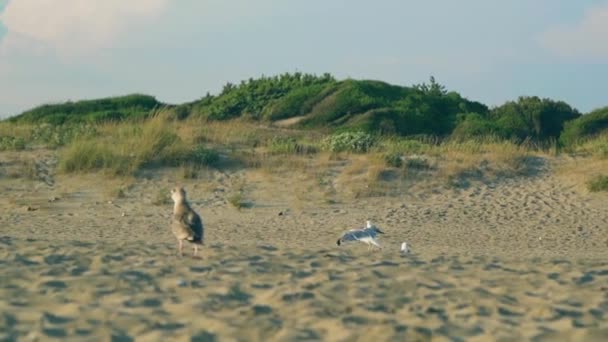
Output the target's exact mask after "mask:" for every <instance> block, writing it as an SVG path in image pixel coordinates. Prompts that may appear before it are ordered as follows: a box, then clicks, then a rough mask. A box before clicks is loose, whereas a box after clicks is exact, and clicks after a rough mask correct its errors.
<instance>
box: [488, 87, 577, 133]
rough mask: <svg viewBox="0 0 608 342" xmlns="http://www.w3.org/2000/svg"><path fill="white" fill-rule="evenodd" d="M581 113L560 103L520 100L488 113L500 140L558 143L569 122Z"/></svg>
mask: <svg viewBox="0 0 608 342" xmlns="http://www.w3.org/2000/svg"><path fill="white" fill-rule="evenodd" d="M579 116H580V113H579V112H578V111H577V110H576V109H574V108H572V107H570V106H569V105H568V104H567V103H565V102H563V101H553V100H551V99H540V98H538V97H536V96H531V97H528V96H522V97H519V98H518V99H517V101H508V102H506V103H505V104H503V105H501V106H499V107H496V108H494V109H493V110H492V111H491V118H492V119H494V120H495V121H496V124H497V128H498V130H499V136H502V137H506V138H515V139H519V140H524V139H526V138H533V139H536V140H548V139H557V138H559V135H560V133H561V131H562V129H563V127H564V124H565V123H566V122H568V121H570V120H573V119H576V118H578V117H579Z"/></svg>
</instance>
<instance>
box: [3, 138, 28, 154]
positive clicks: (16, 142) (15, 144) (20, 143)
mask: <svg viewBox="0 0 608 342" xmlns="http://www.w3.org/2000/svg"><path fill="white" fill-rule="evenodd" d="M25 147H26V144H25V139H23V138H21V137H10V136H9V137H0V151H6V150H13V151H22V150H25Z"/></svg>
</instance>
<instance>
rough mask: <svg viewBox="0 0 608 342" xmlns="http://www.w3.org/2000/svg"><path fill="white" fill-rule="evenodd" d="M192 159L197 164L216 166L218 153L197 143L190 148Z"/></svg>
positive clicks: (218, 157)
mask: <svg viewBox="0 0 608 342" xmlns="http://www.w3.org/2000/svg"><path fill="white" fill-rule="evenodd" d="M192 161H193V162H194V163H195V164H197V165H202V166H216V165H217V163H218V162H219V161H220V154H219V153H218V152H217V151H215V150H212V149H208V148H205V147H204V146H203V145H198V146H196V147H195V148H194V149H193V150H192Z"/></svg>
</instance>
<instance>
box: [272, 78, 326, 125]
mask: <svg viewBox="0 0 608 342" xmlns="http://www.w3.org/2000/svg"><path fill="white" fill-rule="evenodd" d="M331 84H333V83H330V84H329V85H328V84H314V85H311V86H307V87H303V88H299V89H294V90H292V91H291V92H289V93H287V94H286V95H285V96H283V97H282V98H280V99H278V100H277V101H276V102H274V103H273V104H271V105H269V106H268V107H267V109H266V110H265V113H264V118H265V119H269V120H271V121H276V120H281V119H287V118H290V117H294V116H299V115H304V114H307V113H309V112H310V111H311V110H312V107H313V106H314V105H315V104H317V102H318V101H319V100H321V97H320V96H318V95H319V94H321V93H322V92H323V90H325V89H328V88H329V86H330V85H331Z"/></svg>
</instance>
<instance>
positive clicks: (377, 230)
mask: <svg viewBox="0 0 608 342" xmlns="http://www.w3.org/2000/svg"><path fill="white" fill-rule="evenodd" d="M376 232H378V233H379V234H384V232H383V231H381V230H380V229H376Z"/></svg>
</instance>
